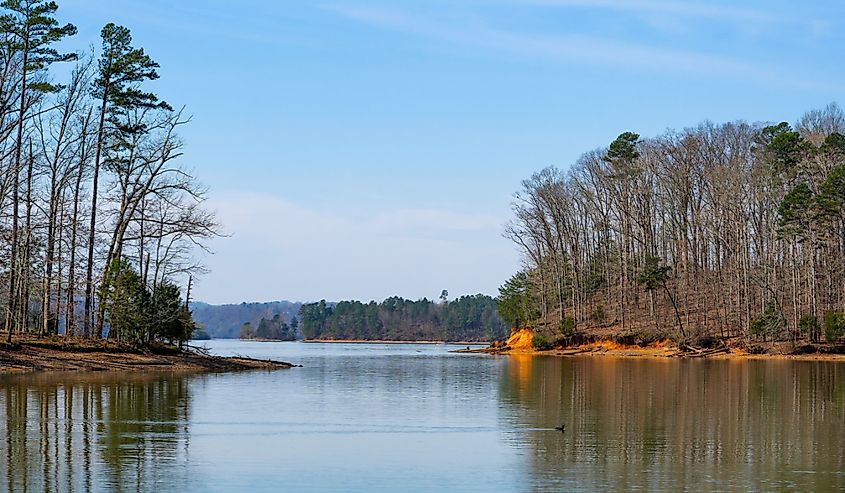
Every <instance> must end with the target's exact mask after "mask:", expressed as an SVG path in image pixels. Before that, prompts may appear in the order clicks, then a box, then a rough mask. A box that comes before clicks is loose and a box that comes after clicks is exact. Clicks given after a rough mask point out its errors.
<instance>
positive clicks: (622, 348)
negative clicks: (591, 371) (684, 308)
mask: <svg viewBox="0 0 845 493" xmlns="http://www.w3.org/2000/svg"><path fill="white" fill-rule="evenodd" d="M530 335H531V334H530V332H527V331H525V330H520V331H518V332H516V333H514V334H513V335H512V336H511V337H510V338H509V339H508V340H507V341H506V342H504V343H502V344H500V345H498V346H496V345H493V346H490V347H485V348H475V349H459V350H456V351H453V352H455V353H486V354H504V355H507V354H534V355H546V356H573V357H575V356H579V357H584V356H586V357H622V358H700V359H705V358H706V359H722V360H725V359H728V360H752V359H753V360H764V359H765V360H796V361H842V362H845V354H843V353H842V349H843V348H841V347H838V346H830V345H823V344H817V345H803V346H795V345H792V344H790V343H777V344H772V343H769V344H758V345H753V346H752V347H750V348H749V346H748V345H744V344H733V345H731V344H726V345H720V346H718V347H715V348H692V347H684V348H679V347H678V345H677V344H675V343H674V342H672V341H670V340H668V339H665V340H660V341H656V342H651V343H648V344H641V345H638V344H620V343H618V342H615V341H613V340H598V341H594V342H591V343H587V344H576V345H571V346H562V347H555V348H553V349H546V350H538V349H535V348H533V347H532V345H531V337H530ZM749 349H751V351H749Z"/></svg>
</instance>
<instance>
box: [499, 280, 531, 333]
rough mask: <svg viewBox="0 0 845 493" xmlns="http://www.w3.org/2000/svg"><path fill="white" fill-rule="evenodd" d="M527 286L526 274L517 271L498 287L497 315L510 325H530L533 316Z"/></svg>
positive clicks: (528, 285)
mask: <svg viewBox="0 0 845 493" xmlns="http://www.w3.org/2000/svg"><path fill="white" fill-rule="evenodd" d="M529 287H530V284H529V280H528V274H527V273H526V272H524V271H521V272H517V273H516V274H514V275H513V276H512V277H511V278H510V279H508V280H507V281H505V284H503V285H502V286H501V287H499V297H498V298H496V305H497V306H498V310H499V316H500V317H502V319H503V320H504V321H505V323H507V324H508V325H509V326H511V327H524V326H526V325H530V324H531V321H532V320H533V318H534V317H532V309H531V297H530V294H529Z"/></svg>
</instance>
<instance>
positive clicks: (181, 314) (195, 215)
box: [0, 0, 219, 344]
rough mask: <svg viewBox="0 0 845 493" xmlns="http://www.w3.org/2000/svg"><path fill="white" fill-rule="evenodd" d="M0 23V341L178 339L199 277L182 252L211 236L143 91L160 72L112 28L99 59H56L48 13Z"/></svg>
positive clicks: (56, 30)
mask: <svg viewBox="0 0 845 493" xmlns="http://www.w3.org/2000/svg"><path fill="white" fill-rule="evenodd" d="M0 10H2V12H0V284H2V286H1V287H0V302H2V306H3V307H4V308H5V310H4V318H3V321H2V324H3V328H4V330H5V331H6V340H7V341H8V342H11V341H12V335H13V334H14V333H18V334H23V333H34V334H38V335H41V336H48V335H56V334H59V333H62V334H65V335H74V336H87V337H93V338H99V337H102V336H107V337H114V338H118V339H125V340H127V341H129V342H132V343H136V344H148V343H150V342H151V341H153V340H156V339H170V340H180V341H181V340H185V339H187V338H188V337H189V336H190V332H191V331H192V330H193V322H192V320H191V316H190V312H189V310H188V305H187V300H188V298H189V297H190V282H189V279H190V278H191V276H192V275H194V274H196V273H198V272H201V271H202V266H201V265H200V264H199V263H198V262H197V260H196V259H195V257H194V255H193V252H195V251H196V249H197V248H200V249H201V248H204V247H203V245H204V242H205V241H206V240H208V239H209V238H211V237H213V236H215V235H217V234H218V231H219V226H218V223H217V221H216V219H215V217H214V215H213V214H212V213H211V212H209V211H208V210H206V209H204V208H203V201H204V197H205V189H204V188H203V186H202V185H201V184H200V183H199V182H198V181H197V180H196V178H195V177H194V176H193V175H192V173H191V170H190V169H188V168H187V167H186V166H184V165H183V164H181V161H182V160H181V159H180V158H181V156H182V141H181V140H180V137H179V134H178V131H179V129H180V127H182V126H184V125H185V124H187V123H188V121H189V118H188V117H187V116H186V115H185V112H184V109H174V108H173V107H172V106H171V105H170V104H168V103H167V102H165V101H164V100H162V99H160V98H159V96H158V95H156V94H155V93H153V92H151V91H149V90H148V89H147V88H146V85H147V84H148V83H149V82H150V81H153V80H155V79H158V77H159V74H158V69H159V65H158V64H157V63H156V62H155V61H154V60H153V59H152V58H151V57H150V56H149V55H148V54H147V53H145V51H144V49H143V48H140V47H137V46H135V45H133V40H132V36H131V33H130V30H129V29H128V28H126V27H124V26H119V25H116V24H114V23H109V24H106V25H105V26H104V27H103V28H102V30H101V33H100V35H101V40H100V42H101V47H100V48H99V49H97V50H92V51H91V52H68V53H63V52H60V51H59V50H58V46H59V44H60V42H61V45H62V46H65V45H66V41H65V40H66V39H67V38H70V37H72V36H74V35H75V34H76V28H75V27H74V26H73V24H70V23H61V22H59V20H58V19H57V11H58V5H57V4H56V3H55V2H52V1H35V0H6V1H4V2H2V4H0ZM60 66H65V67H69V69H62V68H58V67H60ZM68 72H69V75H67V76H61V77H59V76H57V75H56V74H57V73H59V74H65V73H68ZM182 286H186V292H185V293H184V295H183V293H182V289H181V287H182Z"/></svg>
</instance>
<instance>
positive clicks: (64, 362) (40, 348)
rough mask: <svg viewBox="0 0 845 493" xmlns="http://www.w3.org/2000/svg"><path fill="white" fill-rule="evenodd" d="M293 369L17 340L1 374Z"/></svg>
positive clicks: (197, 354) (2, 357) (171, 351)
mask: <svg viewBox="0 0 845 493" xmlns="http://www.w3.org/2000/svg"><path fill="white" fill-rule="evenodd" d="M293 366H294V365H292V364H290V363H285V362H281V361H272V360H258V359H252V358H245V357H223V356H212V355H208V354H204V353H203V352H201V351H199V350H195V349H189V350H179V349H177V348H175V347H165V346H162V347H159V348H155V349H154V350H152V351H143V352H142V351H138V350H136V349H135V348H132V347H129V346H126V345H122V344H120V343H117V342H115V341H109V342H108V343H106V342H104V341H93V340H89V339H75V338H70V339H66V338H63V337H52V338H27V337H16V338H14V339H13V341H12V344H11V345H9V344H5V343H3V344H0V373H24V372H42V371H115V370H129V371H183V372H192V371H193V372H229V371H243V370H275V369H286V368H291V367H293Z"/></svg>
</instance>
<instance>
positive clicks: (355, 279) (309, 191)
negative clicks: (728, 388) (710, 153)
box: [59, 0, 845, 303]
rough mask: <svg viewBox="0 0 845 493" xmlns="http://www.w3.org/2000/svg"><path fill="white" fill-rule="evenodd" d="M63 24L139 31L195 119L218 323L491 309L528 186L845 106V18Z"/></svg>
mask: <svg viewBox="0 0 845 493" xmlns="http://www.w3.org/2000/svg"><path fill="white" fill-rule="evenodd" d="M59 3H60V10H59V16H60V18H61V19H62V20H63V21H71V22H74V23H75V24H76V25H77V27H78V28H79V34H78V35H77V36H76V37H75V39H74V40H73V41H72V42H70V43H69V44H74V45H75V47H78V48H84V47H85V46H86V45H88V44H89V43H91V44H94V43H98V33H99V29H100V27H101V26H102V25H103V24H104V23H106V22H109V21H113V22H117V23H120V24H124V25H126V26H127V27H129V28H130V29H131V30H132V32H133V36H134V39H135V44H136V45H137V46H143V47H144V48H145V49H146V50H147V52H148V53H149V54H150V55H151V56H153V58H154V59H156V60H157V61H158V62H159V63H160V64H161V70H160V74H161V76H162V77H161V79H160V80H159V81H156V82H155V84H154V87H155V90H156V91H158V93H159V94H160V95H161V96H162V97H163V98H164V99H166V100H167V101H169V102H170V103H171V104H173V105H174V106H180V105H183V104H184V105H186V106H187V108H188V112H189V113H190V114H192V115H193V122H192V123H191V125H190V126H189V127H188V128H186V129H185V130H184V132H183V136H184V139H185V141H186V143H187V147H186V156H185V161H186V163H188V164H189V165H190V166H191V167H193V168H194V169H195V170H196V173H197V174H198V176H200V177H201V179H202V180H203V181H204V182H205V183H206V184H207V185H208V186H209V187H210V197H209V204H210V206H212V207H213V208H215V209H216V210H217V211H218V213H219V215H220V218H221V219H222V221H223V222H224V224H225V227H226V231H227V232H228V233H229V234H230V236H228V237H226V238H221V239H219V240H215V241H214V243H213V244H212V248H213V250H214V251H215V252H216V253H215V254H214V255H212V256H209V257H208V258H207V264H208V265H209V267H210V268H211V273H210V274H208V275H206V276H204V277H203V278H202V279H201V280H200V282H199V283H198V286H197V290H196V296H197V298H198V299H202V300H205V301H209V302H213V303H222V302H240V301H244V300H273V299H291V300H305V301H307V300H316V299H320V298H326V299H330V300H338V299H348V298H356V299H364V300H369V299H382V298H384V297H386V296H390V295H393V294H398V295H402V296H406V297H410V298H419V297H423V296H427V297H429V298H432V297H436V296H437V295H439V293H440V290H441V289H448V290H449V292H450V293H451V294H452V295H453V296H454V295H460V294H467V293H478V292H482V293H489V294H495V292H496V288H497V286H498V285H499V284H501V282H502V281H503V280H504V279H505V278H506V277H507V276H508V275H510V274H511V273H512V272H513V271H514V270H516V269H517V268H518V267H519V265H520V259H519V256H518V255H517V252H516V250H515V248H513V246H512V245H511V244H510V243H509V242H508V240H506V239H504V238H502V236H501V232H502V227H503V224H504V223H505V222H506V221H507V220H508V219H509V203H510V199H511V195H512V193H513V192H514V191H515V190H516V189H517V188H518V187H519V182H520V180H522V179H524V178H526V177H528V176H529V175H530V174H531V173H532V172H533V171H535V170H538V169H540V168H542V167H544V166H548V165H557V166H560V167H563V168H565V167H567V166H568V165H569V164H570V163H572V162H574V161H575V160H576V159H577V158H578V156H579V155H581V154H582V153H583V152H585V151H588V150H590V149H594V148H596V147H599V146H602V145H605V144H607V143H608V142H610V141H611V140H612V139H613V138H614V137H615V136H616V135H618V134H619V133H620V132H622V131H625V130H632V131H636V132H638V133H640V134H642V135H654V134H657V133H660V132H662V131H663V130H665V129H666V128H669V127H672V128H682V127H684V126H690V125H695V124H697V123H698V122H700V121H702V120H706V119H710V120H714V121H725V120H735V119H745V120H749V121H775V120H777V121H780V120H788V121H794V120H795V119H796V118H798V117H799V116H800V114H801V113H802V112H803V111H805V110H807V109H811V108H816V107H821V106H824V105H825V104H827V103H829V102H831V101H839V102H840V103H845V101H843V97H842V96H843V94H845V63H843V62H845V56H844V55H843V51H842V47H843V46H845V29H843V28H845V26H843V21H845V3H843V2H841V1H818V2H795V1H784V0H770V1H749V2H739V1H734V2H728V1H725V2H690V1H684V0H665V1H662V0H656V1H649V0H632V1H621V0H620V1H612V0H595V1H588V0H522V1H518V0H488V1H481V0H454V1H445V0H431V1H426V2H422V1H415V2H411V1H404V0H392V1H378V0H372V1H367V0H363V1H356V0H350V1H342V2H340V1H338V2H331V1H328V2H320V1H317V2H285V1H270V0H266V1H258V0H244V1H234V0H232V1H223V0H208V1H181V2H171V1H160V0H143V1H142V0H111V1H109V2H90V1H87V2H86V1H82V0H63V1H60V2H59ZM174 5H176V6H174Z"/></svg>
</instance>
